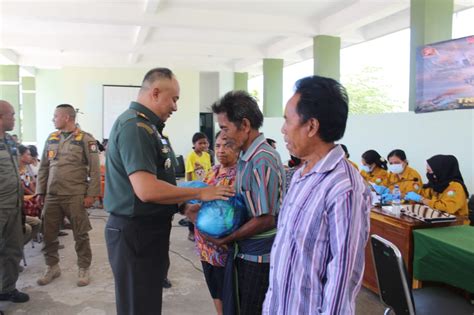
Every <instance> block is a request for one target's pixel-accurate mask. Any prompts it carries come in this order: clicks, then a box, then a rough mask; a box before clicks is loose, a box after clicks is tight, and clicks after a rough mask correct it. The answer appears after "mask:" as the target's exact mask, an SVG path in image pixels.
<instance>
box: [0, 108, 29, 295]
mask: <svg viewBox="0 0 474 315" xmlns="http://www.w3.org/2000/svg"><path fill="white" fill-rule="evenodd" d="M14 125H15V110H14V109H13V106H12V105H11V104H10V103H8V102H7V101H4V100H0V301H11V302H15V303H21V302H26V301H28V300H29V296H28V295H27V294H25V293H22V292H20V291H18V290H17V289H16V287H15V285H16V281H17V280H18V274H19V263H20V260H21V253H22V250H23V232H22V223H21V205H22V201H23V200H22V199H23V191H22V186H21V181H20V174H19V172H18V153H17V148H16V143H15V141H14V140H13V138H12V137H11V136H10V135H9V134H8V133H6V132H7V131H10V130H13V127H14Z"/></svg>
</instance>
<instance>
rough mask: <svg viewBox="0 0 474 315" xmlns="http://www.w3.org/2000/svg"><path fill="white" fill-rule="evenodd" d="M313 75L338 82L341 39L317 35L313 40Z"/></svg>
mask: <svg viewBox="0 0 474 315" xmlns="http://www.w3.org/2000/svg"><path fill="white" fill-rule="evenodd" d="M313 58H314V74H315V75H319V76H323V77H328V78H333V79H334V80H337V81H339V76H340V63H341V62H340V59H341V38H340V37H334V36H327V35H318V36H315V37H314V38H313Z"/></svg>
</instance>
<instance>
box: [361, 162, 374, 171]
mask: <svg viewBox="0 0 474 315" xmlns="http://www.w3.org/2000/svg"><path fill="white" fill-rule="evenodd" d="M360 169H361V170H363V171H364V172H366V173H371V172H372V168H371V167H370V166H368V165H364V164H362V165H361V166H360Z"/></svg>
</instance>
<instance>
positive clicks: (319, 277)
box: [263, 76, 370, 315]
mask: <svg viewBox="0 0 474 315" xmlns="http://www.w3.org/2000/svg"><path fill="white" fill-rule="evenodd" d="M347 115H348V97H347V94H346V92H345V89H344V87H342V86H341V85H340V84H339V83H338V82H336V81H335V80H333V79H328V78H323V77H318V76H312V77H307V78H303V79H301V80H299V81H298V82H296V92H295V94H294V95H293V96H292V97H291V99H290V100H289V101H288V103H287V104H286V108H285V122H284V124H283V127H282V133H283V134H284V136H285V142H286V143H287V148H288V150H289V151H290V153H291V154H292V155H294V156H296V157H298V158H300V159H302V160H303V161H305V164H304V166H302V167H301V168H300V169H299V170H298V171H297V172H296V173H295V174H294V175H293V178H292V180H291V184H290V188H289V190H288V192H287V196H286V197H285V200H284V202H283V205H282V208H281V210H280V214H279V218H278V233H277V236H276V239H275V242H274V244H273V248H272V251H271V257H270V285H269V288H268V291H267V294H266V298H265V302H264V306H263V314H271V315H276V314H288V315H293V314H328V315H329V314H330V315H335V314H344V315H348V314H354V313H355V298H356V295H357V293H358V291H359V289H360V285H361V282H362V275H363V271H364V248H365V244H366V241H367V238H368V233H369V213H370V193H369V190H368V188H367V186H366V185H365V183H364V180H363V179H362V177H361V176H360V175H359V173H358V172H357V170H356V169H355V168H354V167H353V166H352V165H351V164H350V163H349V161H347V160H346V159H345V158H344V151H343V150H342V148H341V146H339V145H336V144H334V142H335V141H337V140H339V139H340V138H342V136H343V135H344V131H345V128H346V121H347Z"/></svg>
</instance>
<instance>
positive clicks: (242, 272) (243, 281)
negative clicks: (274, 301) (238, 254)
mask: <svg viewBox="0 0 474 315" xmlns="http://www.w3.org/2000/svg"><path fill="white" fill-rule="evenodd" d="M235 265H236V267H237V275H238V279H239V280H238V281H239V282H238V283H239V301H240V315H260V314H262V306H263V301H265V295H266V293H267V290H268V285H269V279H268V278H269V275H270V264H267V263H255V262H251V261H247V260H243V259H240V258H237V259H236V260H235Z"/></svg>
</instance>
